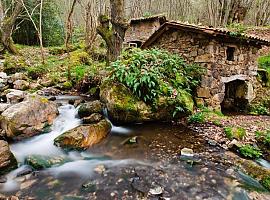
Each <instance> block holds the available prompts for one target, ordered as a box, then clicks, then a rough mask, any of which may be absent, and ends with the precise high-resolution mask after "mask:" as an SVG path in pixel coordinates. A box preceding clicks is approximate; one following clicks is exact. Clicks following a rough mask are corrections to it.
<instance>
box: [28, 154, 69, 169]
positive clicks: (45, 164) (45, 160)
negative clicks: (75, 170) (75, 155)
mask: <svg viewBox="0 0 270 200" xmlns="http://www.w3.org/2000/svg"><path fill="white" fill-rule="evenodd" d="M68 161H69V160H68V159H66V158H65V157H63V156H58V157H50V156H42V155H31V156H28V157H27V158H26V159H25V164H27V165H29V166H31V167H32V168H33V169H34V170H41V169H47V168H50V167H52V166H55V165H62V164H64V163H66V162H68Z"/></svg>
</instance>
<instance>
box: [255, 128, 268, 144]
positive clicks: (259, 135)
mask: <svg viewBox="0 0 270 200" xmlns="http://www.w3.org/2000/svg"><path fill="white" fill-rule="evenodd" d="M256 139H257V140H258V141H259V142H261V143H263V144H264V145H267V146H270V130H267V131H257V132H256Z"/></svg>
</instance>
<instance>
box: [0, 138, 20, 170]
mask: <svg viewBox="0 0 270 200" xmlns="http://www.w3.org/2000/svg"><path fill="white" fill-rule="evenodd" d="M16 168H17V160H16V158H15V157H14V155H13V154H12V152H11V151H10V149H9V146H8V143H7V142H6V141H3V140H0V175H1V174H5V173H7V172H9V171H11V170H13V169H16Z"/></svg>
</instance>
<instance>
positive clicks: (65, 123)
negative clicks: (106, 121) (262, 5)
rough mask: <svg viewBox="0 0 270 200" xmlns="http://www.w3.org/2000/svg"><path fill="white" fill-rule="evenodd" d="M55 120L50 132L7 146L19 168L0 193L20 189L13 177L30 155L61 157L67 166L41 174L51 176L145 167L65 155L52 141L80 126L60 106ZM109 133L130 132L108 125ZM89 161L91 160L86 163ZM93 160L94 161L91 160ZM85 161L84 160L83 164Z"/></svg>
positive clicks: (0, 186)
mask: <svg viewBox="0 0 270 200" xmlns="http://www.w3.org/2000/svg"><path fill="white" fill-rule="evenodd" d="M58 110H59V116H58V117H57V118H56V119H55V121H54V123H53V125H52V127H51V132H49V133H47V134H43V135H39V136H35V137H33V138H31V139H29V140H25V141H22V142H18V143H15V144H13V145H11V146H10V148H11V151H12V152H13V154H14V155H15V157H16V159H17V160H18V162H19V163H20V165H21V166H20V167H19V168H18V169H16V170H14V171H12V172H10V173H9V174H7V175H6V178H7V182H6V183H4V184H0V191H3V192H11V191H16V190H18V189H20V181H18V179H17V178H16V177H17V174H18V173H20V172H22V171H24V170H25V169H26V168H27V166H26V165H23V164H24V161H25V158H26V157H27V156H30V155H43V156H52V157H54V156H65V157H68V158H69V159H70V160H71V162H68V163H65V164H63V165H61V166H55V167H52V168H50V169H47V170H44V172H48V173H49V174H51V175H53V176H56V177H58V176H66V175H67V176H68V174H69V173H76V174H77V175H79V176H83V177H90V176H91V174H93V173H94V169H95V167H96V166H97V165H101V164H102V165H106V167H112V166H117V165H127V164H132V163H137V164H143V165H144V164H146V163H143V162H140V161H136V160H132V159H127V160H100V159H99V157H97V155H92V154H89V153H86V152H77V151H72V152H69V153H68V154H67V153H65V152H64V151H62V150H61V149H60V148H57V147H56V146H55V145H54V139H55V138H56V137H58V136H59V135H61V134H62V133H64V132H66V131H68V130H71V129H73V128H75V127H77V126H79V125H80V124H81V120H80V119H78V118H76V116H77V114H78V109H75V107H74V106H72V105H69V104H67V105H64V106H60V107H59V109H58ZM112 127H113V128H112V132H113V133H115V134H128V133H129V132H131V130H129V129H126V128H124V127H116V126H113V125H112ZM88 158H92V159H91V160H87V159H88ZM95 158H96V159H95ZM85 159H86V160H85Z"/></svg>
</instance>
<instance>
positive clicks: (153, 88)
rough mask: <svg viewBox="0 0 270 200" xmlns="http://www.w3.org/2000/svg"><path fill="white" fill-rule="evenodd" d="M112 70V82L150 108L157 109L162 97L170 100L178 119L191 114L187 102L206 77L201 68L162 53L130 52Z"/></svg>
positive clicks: (113, 64)
mask: <svg viewBox="0 0 270 200" xmlns="http://www.w3.org/2000/svg"><path fill="white" fill-rule="evenodd" d="M109 69H110V70H112V74H111V79H113V80H116V81H118V82H120V83H122V84H124V85H125V86H126V87H128V88H129V89H130V90H131V91H132V92H133V93H134V94H135V95H136V96H137V97H139V98H140V99H141V100H143V101H144V102H145V103H147V104H150V105H156V103H157V100H158V98H159V97H160V96H163V97H167V99H169V101H170V103H171V104H172V105H174V107H175V110H174V115H176V114H177V113H183V112H185V111H187V110H188V109H187V106H186V105H183V102H185V100H186V99H187V98H189V99H190V98H191V93H192V90H193V89H194V88H195V87H196V86H197V85H198V83H199V81H200V77H201V74H202V73H203V70H202V68H200V67H199V66H197V65H188V64H186V63H185V62H184V60H183V59H182V58H181V57H179V56H178V55H174V54H170V53H168V52H167V51H163V50H158V49H151V50H140V49H129V50H127V51H125V52H124V53H123V54H122V56H121V57H120V59H119V60H118V61H116V62H114V63H112V64H111V66H110V68H109Z"/></svg>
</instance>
